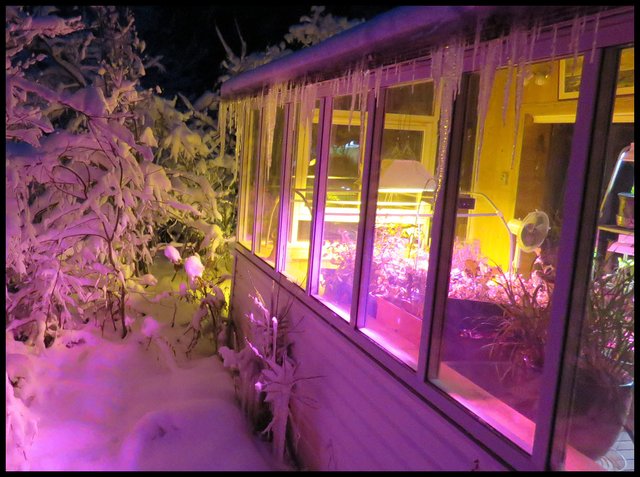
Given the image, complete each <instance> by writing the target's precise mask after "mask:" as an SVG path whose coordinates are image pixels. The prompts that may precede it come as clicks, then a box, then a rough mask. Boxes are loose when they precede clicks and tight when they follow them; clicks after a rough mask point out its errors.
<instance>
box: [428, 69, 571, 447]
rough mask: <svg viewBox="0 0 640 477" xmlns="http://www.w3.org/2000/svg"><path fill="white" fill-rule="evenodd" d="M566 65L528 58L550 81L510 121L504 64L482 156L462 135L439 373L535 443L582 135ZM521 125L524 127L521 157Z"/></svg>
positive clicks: (538, 85) (515, 434) (539, 84)
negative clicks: (564, 78)
mask: <svg viewBox="0 0 640 477" xmlns="http://www.w3.org/2000/svg"><path fill="white" fill-rule="evenodd" d="M558 70H559V65H558V61H554V62H543V63H536V64H533V65H531V71H532V73H533V74H532V78H536V76H535V74H536V72H540V74H539V75H538V76H540V77H541V78H544V81H542V80H541V81H534V80H530V81H525V83H524V91H523V96H522V105H521V108H520V109H519V110H520V116H519V117H515V114H513V111H514V110H515V108H513V109H511V108H510V109H509V110H508V111H509V112H508V114H506V122H505V121H504V116H503V94H502V92H503V91H504V89H505V82H506V81H507V71H506V70H505V69H499V70H498V71H497V72H496V77H495V81H494V84H493V91H492V94H491V100H490V102H489V104H488V112H487V116H486V120H485V123H484V128H483V130H484V132H483V137H482V150H481V153H480V157H479V158H476V161H475V162H474V155H473V152H470V151H473V150H474V145H473V144H472V141H468V143H466V144H465V145H464V148H463V162H462V165H461V172H462V174H461V177H460V188H459V193H458V210H457V218H456V228H455V231H456V236H455V243H454V244H453V245H454V247H453V253H452V257H451V265H450V274H449V288H448V299H447V302H446V307H445V317H444V326H443V328H442V341H441V348H440V350H439V351H440V352H439V361H438V366H437V368H436V371H437V379H434V382H436V383H437V384H438V385H439V386H440V387H442V388H443V389H444V390H446V391H447V392H449V393H450V394H451V396H452V397H454V398H455V399H456V400H457V401H458V402H460V403H461V404H463V405H464V406H466V407H468V408H469V409H470V410H471V411H472V412H474V413H475V414H477V415H478V416H479V417H481V418H482V419H483V420H484V421H485V422H486V423H487V424H489V425H490V426H492V427H494V428H495V429H497V430H498V431H500V432H501V433H503V434H504V435H506V436H507V437H508V438H510V439H511V440H512V441H513V442H515V443H516V444H517V445H519V446H520V447H522V448H523V449H525V450H526V451H528V452H531V451H532V448H533V437H534V433H535V427H536V422H535V420H536V416H537V408H538V400H539V396H540V384H541V378H542V372H543V369H544V351H545V344H546V335H547V329H548V325H549V316H550V311H551V300H552V297H553V284H554V277H555V268H556V264H557V260H558V256H557V253H558V244H559V236H560V229H561V227H562V215H561V212H562V207H561V206H562V200H563V190H564V186H565V182H566V171H567V165H568V158H569V155H570V154H569V153H570V146H571V137H572V135H573V124H571V123H570V122H569V121H573V120H572V119H570V120H568V119H566V118H569V117H571V114H573V116H574V117H575V109H576V105H577V100H576V99H571V100H566V101H563V104H561V103H560V102H559V101H558V97H557V94H558V82H557V81H558ZM475 81H477V78H475V79H474V81H472V83H474V84H475ZM542 104H544V107H540V106H539V105H542ZM533 112H535V113H536V114H533ZM516 128H519V130H521V131H522V134H521V139H519V141H518V142H517V143H516V149H515V150H516V152H517V153H516V155H515V157H512V154H511V151H512V150H513V148H512V143H513V141H514V136H515V135H514V131H515V130H517V129H516ZM465 151H466V152H465Z"/></svg>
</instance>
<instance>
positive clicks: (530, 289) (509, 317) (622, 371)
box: [489, 258, 634, 460]
mask: <svg viewBox="0 0 640 477" xmlns="http://www.w3.org/2000/svg"><path fill="white" fill-rule="evenodd" d="M496 282H497V283H498V284H500V286H501V287H502V289H503V290H504V292H505V295H506V297H507V298H508V300H507V302H505V303H498V304H499V305H500V307H501V308H502V309H503V311H504V313H503V314H502V315H496V316H494V317H493V318H492V320H493V324H494V326H495V333H494V335H493V339H492V342H491V343H490V345H489V349H490V353H489V355H490V357H492V358H493V359H494V360H495V361H496V363H498V364H499V365H500V366H496V369H502V370H503V371H502V372H501V374H500V375H499V378H500V379H499V380H498V382H490V383H489V384H490V385H492V386H495V389H491V390H490V392H494V393H495V395H496V396H498V397H500V398H502V399H504V400H505V401H506V402H507V403H508V404H510V405H512V406H513V407H514V408H516V409H517V410H518V411H520V412H522V413H523V414H525V415H529V416H531V417H532V416H534V415H535V406H536V400H537V399H536V398H535V396H534V397H533V399H532V398H529V399H527V398H526V396H525V394H527V392H528V391H527V392H525V391H522V389H523V388H522V386H523V384H528V385H532V383H533V385H534V386H537V385H538V383H539V379H540V377H541V370H542V367H543V365H544V350H545V345H546V342H547V336H548V326H549V319H550V310H551V306H550V305H551V296H552V294H553V283H554V282H553V274H552V273H548V271H547V273H539V272H538V273H536V272H534V273H533V274H532V278H531V279H530V280H526V279H523V278H522V277H521V276H520V275H516V276H513V275H509V276H507V275H506V274H505V273H504V272H502V271H500V276H499V279H498V280H496ZM633 312H634V261H633V258H632V259H630V260H619V261H618V266H617V267H615V268H614V269H613V270H606V269H605V268H603V267H597V268H596V269H595V270H594V272H593V278H592V280H591V284H590V287H589V292H588V300H587V306H586V310H585V315H584V322H583V324H582V335H581V341H580V351H579V354H578V356H577V361H576V373H575V382H574V386H575V388H574V393H573V396H574V397H573V401H572V406H571V421H570V426H569V432H568V443H569V444H570V445H571V446H572V447H573V448H575V449H577V450H578V451H580V452H582V453H583V454H584V455H586V456H588V457H590V458H592V459H594V460H595V459H598V458H600V457H602V456H603V455H605V454H606V453H607V451H608V450H609V449H610V448H611V447H612V445H613V444H614V443H615V441H616V439H617V437H618V435H619V433H620V431H621V430H622V427H623V425H624V424H625V422H626V421H627V417H628V413H629V407H630V403H631V399H632V393H633V368H634V319H633ZM494 381H495V380H494ZM509 389H511V391H509ZM535 394H536V395H537V393H535Z"/></svg>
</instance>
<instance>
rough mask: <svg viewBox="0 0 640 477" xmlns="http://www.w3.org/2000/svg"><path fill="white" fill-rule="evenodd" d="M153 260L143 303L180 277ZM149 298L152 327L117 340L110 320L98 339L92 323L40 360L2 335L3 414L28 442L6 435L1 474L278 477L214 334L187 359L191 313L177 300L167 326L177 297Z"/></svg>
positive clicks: (137, 326)
mask: <svg viewBox="0 0 640 477" xmlns="http://www.w3.org/2000/svg"><path fill="white" fill-rule="evenodd" d="M158 261H159V262H160V263H159V264H158V267H157V269H156V270H154V274H155V275H156V277H159V278H160V277H161V278H160V280H159V283H158V285H157V286H155V287H149V288H147V290H146V292H147V293H149V292H151V293H150V295H149V296H151V295H153V293H155V292H159V291H162V290H167V289H169V288H171V289H174V290H175V289H177V288H178V285H179V283H180V282H183V281H185V279H186V277H185V276H184V273H183V272H180V273H179V274H178V276H177V277H176V278H175V280H174V281H173V282H172V281H171V276H172V275H173V269H172V267H171V264H169V263H168V262H167V261H166V260H164V259H159V260H158ZM151 289H152V290H153V291H152V290H151ZM149 296H147V298H146V299H145V298H138V299H139V300H142V302H144V307H145V308H146V310H145V311H146V312H147V314H148V316H152V317H153V319H154V320H156V321H157V322H158V323H157V324H158V326H157V329H156V330H153V329H149V328H154V327H153V326H151V327H149V324H150V323H151V324H153V323H154V322H153V321H151V320H147V322H146V324H145V322H144V320H142V319H137V320H135V322H134V323H133V325H132V332H131V333H130V334H129V335H128V336H127V337H126V338H125V339H124V340H122V339H121V338H119V337H118V334H119V331H118V333H116V332H114V330H113V326H112V324H111V322H110V321H109V320H108V321H107V323H106V326H105V327H104V337H101V336H100V335H101V330H100V328H99V327H97V326H95V323H94V322H93V321H91V322H90V323H88V324H87V325H86V327H85V329H84V330H78V331H67V332H64V334H63V335H62V336H61V337H60V338H58V339H57V340H56V342H55V343H54V345H53V346H52V347H51V348H48V349H43V350H41V351H40V353H39V354H38V353H37V352H36V351H35V350H27V348H26V346H25V345H24V344H23V343H19V342H15V341H14V340H13V339H10V338H9V337H7V372H8V376H9V378H11V379H12V380H14V381H15V379H16V377H17V376H19V377H20V383H19V384H18V387H17V388H15V391H16V393H15V394H16V395H17V397H18V398H20V399H16V400H14V401H13V405H12V404H10V405H9V406H8V408H7V412H8V414H9V415H8V417H9V418H10V419H14V421H13V422H14V423H17V424H19V425H23V426H24V429H25V433H24V434H25V436H26V437H25V440H26V442H25V443H23V445H24V448H25V450H26V453H22V451H21V450H19V449H18V448H17V443H16V442H12V439H11V438H10V435H9V434H8V435H7V438H8V440H7V469H8V470H12V469H23V470H27V469H29V470H284V467H283V466H282V465H280V464H278V463H277V462H276V461H275V459H273V458H272V455H271V450H270V446H269V444H268V443H266V442H264V441H262V440H261V439H260V438H259V436H256V435H253V434H252V432H251V430H250V428H249V424H248V422H247V419H246V418H245V417H244V416H243V414H242V411H241V410H240V408H239V405H238V404H237V401H236V397H235V391H234V384H233V381H232V378H231V376H230V375H229V372H228V371H227V370H225V369H224V368H223V366H222V363H221V361H220V359H219V358H218V357H217V356H215V355H213V352H212V351H211V350H212V346H211V339H212V338H211V336H210V335H209V336H208V337H204V338H202V339H201V341H200V343H199V344H198V346H197V347H196V348H195V350H194V351H193V352H192V353H191V357H190V359H189V358H187V357H186V356H185V352H184V349H185V348H186V346H187V344H188V343H189V341H190V337H189V335H188V334H187V335H185V334H184V333H185V330H186V327H187V325H188V323H189V322H190V321H191V315H192V314H193V311H194V310H195V306H194V305H190V304H185V303H184V302H182V301H179V302H177V305H178V306H177V313H176V324H175V327H173V328H172V327H171V320H172V318H173V312H174V306H173V303H174V302H175V299H173V298H168V299H166V300H162V301H161V302H159V303H152V302H149V301H148V298H149ZM142 302H141V303H142ZM145 334H146V335H152V336H153V335H155V337H152V338H148V337H147V336H145ZM174 351H175V357H174ZM7 388H8V389H7V392H8V393H11V392H12V390H11V387H10V386H7ZM8 402H9V403H10V401H8ZM22 403H24V405H25V406H26V407H25V406H22ZM11 412H13V415H11ZM16 419H17V421H16ZM33 423H35V424H36V426H37V430H36V429H35V428H31V429H30V428H29V425H30V424H33ZM33 431H35V432H33ZM31 439H32V440H31ZM25 455H26V459H25Z"/></svg>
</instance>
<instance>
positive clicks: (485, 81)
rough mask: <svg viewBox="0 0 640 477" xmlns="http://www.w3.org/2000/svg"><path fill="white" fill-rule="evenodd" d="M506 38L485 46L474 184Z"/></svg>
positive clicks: (479, 100)
mask: <svg viewBox="0 0 640 477" xmlns="http://www.w3.org/2000/svg"><path fill="white" fill-rule="evenodd" d="M503 44H504V38H497V39H495V40H492V41H489V42H487V43H486V44H485V45H484V48H483V50H484V55H483V61H482V69H481V70H480V88H479V89H480V91H479V94H478V131H477V133H476V137H477V138H478V139H477V141H476V163H475V166H474V184H477V181H478V177H479V171H480V157H481V154H482V140H483V138H484V123H485V120H486V117H487V111H488V109H489V99H490V98H491V91H493V81H494V79H495V75H496V71H497V68H498V64H499V63H500V58H501V57H502V46H503Z"/></svg>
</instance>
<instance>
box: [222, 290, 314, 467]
mask: <svg viewBox="0 0 640 477" xmlns="http://www.w3.org/2000/svg"><path fill="white" fill-rule="evenodd" d="M251 298H252V299H253V302H254V304H255V306H256V308H257V313H255V314H254V313H253V312H251V313H250V314H249V315H248V316H247V318H248V325H249V329H248V332H247V335H246V336H244V344H243V345H242V346H240V347H239V349H238V350H232V349H230V348H228V347H226V346H223V347H221V348H220V355H221V357H222V358H223V361H224V365H225V367H228V368H230V369H231V370H232V371H233V373H234V376H235V380H236V390H237V393H238V398H239V400H240V403H241V405H242V407H243V409H244V411H245V412H246V413H247V415H248V417H249V418H250V419H251V420H252V421H253V424H254V427H255V428H256V430H259V431H261V432H262V433H263V434H265V435H267V436H269V437H270V438H271V440H272V443H273V451H274V454H275V455H276V456H277V457H278V459H280V460H284V459H285V456H286V455H288V456H289V457H290V458H295V443H296V441H297V436H298V432H297V426H296V423H295V420H294V416H293V414H292V412H291V406H292V403H293V401H294V400H296V401H299V402H301V403H304V404H311V403H312V402H313V401H312V400H311V399H309V398H308V397H305V396H302V395H301V394H300V393H299V392H298V391H297V389H296V383H297V382H298V381H300V380H301V379H310V378H308V377H306V378H303V377H301V376H299V374H298V373H297V369H298V366H297V363H296V362H295V360H294V359H293V357H292V354H291V343H290V342H289V340H288V333H289V332H290V331H291V330H292V328H293V325H294V324H293V323H292V321H291V320H292V317H291V316H290V314H289V310H290V306H289V307H287V309H286V310H285V311H284V312H283V313H281V314H280V317H279V318H278V317H276V316H274V314H273V313H272V312H271V310H273V309H275V306H274V304H273V303H272V304H271V306H270V307H267V306H266V304H265V302H264V299H263V298H262V296H261V295H260V293H259V292H258V291H257V290H256V291H255V295H253V296H252V297H251ZM272 299H273V296H272ZM272 301H273V300H272Z"/></svg>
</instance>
